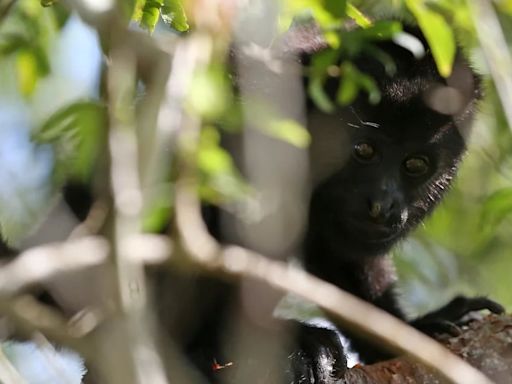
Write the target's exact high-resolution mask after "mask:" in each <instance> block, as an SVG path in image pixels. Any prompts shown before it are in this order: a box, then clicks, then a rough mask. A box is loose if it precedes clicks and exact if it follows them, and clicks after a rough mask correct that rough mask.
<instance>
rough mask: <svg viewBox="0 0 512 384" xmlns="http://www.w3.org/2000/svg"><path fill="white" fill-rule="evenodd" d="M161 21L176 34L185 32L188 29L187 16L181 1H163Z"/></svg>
mask: <svg viewBox="0 0 512 384" xmlns="http://www.w3.org/2000/svg"><path fill="white" fill-rule="evenodd" d="M162 20H163V21H164V22H165V23H166V24H169V25H170V26H171V27H172V28H174V29H175V30H176V31H178V32H185V31H188V29H189V25H188V21H187V15H186V14H185V10H184V9H183V6H182V4H181V0H164V5H163V7H162Z"/></svg>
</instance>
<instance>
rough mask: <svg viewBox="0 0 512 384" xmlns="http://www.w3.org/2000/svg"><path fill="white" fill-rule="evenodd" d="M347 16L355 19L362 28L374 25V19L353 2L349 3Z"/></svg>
mask: <svg viewBox="0 0 512 384" xmlns="http://www.w3.org/2000/svg"><path fill="white" fill-rule="evenodd" d="M347 16H348V17H350V18H351V19H353V20H354V21H355V22H356V23H357V25H359V26H360V27H362V28H368V27H369V26H371V25H372V21H371V20H370V19H369V18H368V17H366V16H365V14H364V13H363V12H361V11H360V10H359V9H357V8H356V7H355V6H354V5H353V4H352V3H348V4H347Z"/></svg>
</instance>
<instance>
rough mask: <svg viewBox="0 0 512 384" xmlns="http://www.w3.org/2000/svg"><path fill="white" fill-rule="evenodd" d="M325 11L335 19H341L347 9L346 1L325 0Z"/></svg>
mask: <svg viewBox="0 0 512 384" xmlns="http://www.w3.org/2000/svg"><path fill="white" fill-rule="evenodd" d="M323 2H324V4H325V9H326V10H327V12H329V13H330V14H331V15H332V16H334V17H335V18H341V17H344V16H345V10H346V7H347V2H346V0H324V1H323Z"/></svg>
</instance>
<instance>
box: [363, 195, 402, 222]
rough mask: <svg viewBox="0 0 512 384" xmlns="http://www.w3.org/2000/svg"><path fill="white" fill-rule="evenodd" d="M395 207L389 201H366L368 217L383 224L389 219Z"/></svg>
mask: <svg viewBox="0 0 512 384" xmlns="http://www.w3.org/2000/svg"><path fill="white" fill-rule="evenodd" d="M394 207H395V203H394V202H393V201H392V200H391V199H389V201H386V200H380V199H375V200H373V199H371V200H370V201H368V215H370V218H371V219H372V220H373V221H376V222H383V221H386V220H388V219H389V217H390V216H391V214H392V212H393V210H394Z"/></svg>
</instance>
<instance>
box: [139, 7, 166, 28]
mask: <svg viewBox="0 0 512 384" xmlns="http://www.w3.org/2000/svg"><path fill="white" fill-rule="evenodd" d="M163 4H164V0H146V2H145V3H144V7H143V8H142V15H141V16H140V25H141V27H142V28H145V29H147V30H148V31H150V32H153V31H154V29H155V26H156V24H157V23H158V20H159V19H160V9H161V8H162V6H163Z"/></svg>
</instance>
